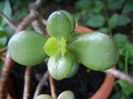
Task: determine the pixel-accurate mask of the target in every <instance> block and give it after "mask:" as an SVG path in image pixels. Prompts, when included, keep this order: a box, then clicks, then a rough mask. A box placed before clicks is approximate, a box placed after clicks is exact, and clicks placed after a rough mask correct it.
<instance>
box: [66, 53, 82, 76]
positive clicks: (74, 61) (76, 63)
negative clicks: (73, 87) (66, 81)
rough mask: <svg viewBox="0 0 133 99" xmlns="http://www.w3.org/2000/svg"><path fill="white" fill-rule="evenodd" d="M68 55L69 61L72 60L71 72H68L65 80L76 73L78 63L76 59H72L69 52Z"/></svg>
mask: <svg viewBox="0 0 133 99" xmlns="http://www.w3.org/2000/svg"><path fill="white" fill-rule="evenodd" d="M67 53H68V55H69V56H70V58H71V60H72V67H71V70H70V72H69V74H68V75H67V77H66V78H70V77H72V76H74V75H75V74H76V73H77V72H78V69H79V63H78V60H77V59H76V57H74V56H73V55H72V54H71V53H70V52H68V51H67Z"/></svg>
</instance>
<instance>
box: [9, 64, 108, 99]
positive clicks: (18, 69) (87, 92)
mask: <svg viewBox="0 0 133 99" xmlns="http://www.w3.org/2000/svg"><path fill="white" fill-rule="evenodd" d="M86 69H87V68H86V67H84V66H83V65H80V69H79V71H78V73H77V74H76V75H75V76H74V77H72V78H68V79H63V80H60V81H56V80H55V86H56V93H57V95H59V94H60V93H61V92H62V91H64V90H71V91H73V92H74V94H75V96H76V99H88V98H89V97H90V96H92V95H93V94H94V93H95V92H96V91H97V89H98V88H99V87H100V85H101V84H102V82H103V80H104V78H105V74H104V73H102V72H98V71H90V72H89V73H87V72H86ZM46 70H47V66H46V64H45V63H42V64H40V65H38V66H33V68H32V76H31V88H30V99H32V98H33V95H34V91H35V88H36V86H37V84H38V82H39V78H41V76H42V75H43V73H45V71H46ZM24 71H25V66H21V65H19V64H16V65H15V66H13V68H12V69H11V71H10V76H11V78H12V79H13V83H14V87H15V91H16V93H17V96H18V99H22V96H23V86H24ZM41 93H43V94H44V93H47V94H50V85H49V81H48V80H47V86H46V85H45V86H44V87H43V88H42V90H41Z"/></svg>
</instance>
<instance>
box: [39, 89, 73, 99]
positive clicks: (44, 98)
mask: <svg viewBox="0 0 133 99" xmlns="http://www.w3.org/2000/svg"><path fill="white" fill-rule="evenodd" d="M37 99H52V97H51V96H50V95H48V94H41V95H39V96H37ZM57 99H75V96H74V93H73V92H72V91H70V90H67V91H63V92H62V93H61V94H59V96H58V97H57Z"/></svg>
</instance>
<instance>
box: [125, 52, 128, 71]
mask: <svg viewBox="0 0 133 99" xmlns="http://www.w3.org/2000/svg"><path fill="white" fill-rule="evenodd" d="M128 57H129V53H128V51H126V55H125V72H126V73H128Z"/></svg>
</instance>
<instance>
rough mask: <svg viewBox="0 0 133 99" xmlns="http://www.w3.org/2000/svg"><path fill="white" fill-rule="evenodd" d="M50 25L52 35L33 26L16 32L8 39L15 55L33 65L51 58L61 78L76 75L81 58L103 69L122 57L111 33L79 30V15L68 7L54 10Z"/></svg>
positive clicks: (52, 67) (50, 66)
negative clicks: (76, 27) (33, 29)
mask: <svg viewBox="0 0 133 99" xmlns="http://www.w3.org/2000/svg"><path fill="white" fill-rule="evenodd" d="M46 29H47V32H48V34H49V36H46V35H42V34H39V33H37V32H34V31H31V30H24V31H21V32H19V33H17V34H15V35H14V36H12V37H11V39H10V40H9V43H8V49H9V53H10V56H11V57H12V59H13V60H14V61H16V62H17V63H19V64H22V65H25V66H33V65H37V64H39V63H41V62H43V61H44V60H45V59H46V58H48V64H47V65H48V71H49V73H50V75H51V76H52V77H53V78H54V79H57V80H61V79H64V78H70V77H72V76H74V75H75V74H76V73H77V71H78V68H79V62H80V63H81V64H83V65H84V66H86V67H87V68H90V69H92V70H97V71H99V70H100V71H101V70H106V69H109V68H111V67H112V66H114V65H115V64H116V62H117V60H118V50H117V47H116V45H115V43H114V41H113V40H112V38H111V37H109V36H108V35H106V34H104V33H101V32H98V31H92V32H87V33H83V32H82V31H75V19H74V18H73V17H72V15H71V14H70V13H69V12H67V11H64V10H59V11H55V12H53V13H52V14H51V15H50V16H49V18H48V20H47V26H46ZM59 99H60V98H59Z"/></svg>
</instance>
